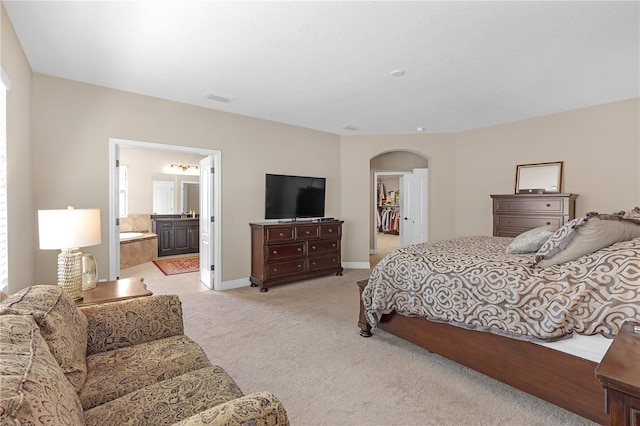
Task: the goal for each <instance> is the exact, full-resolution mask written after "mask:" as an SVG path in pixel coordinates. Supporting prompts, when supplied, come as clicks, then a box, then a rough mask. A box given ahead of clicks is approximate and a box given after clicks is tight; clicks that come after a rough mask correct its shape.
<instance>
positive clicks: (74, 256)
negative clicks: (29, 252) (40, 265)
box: [38, 206, 102, 300]
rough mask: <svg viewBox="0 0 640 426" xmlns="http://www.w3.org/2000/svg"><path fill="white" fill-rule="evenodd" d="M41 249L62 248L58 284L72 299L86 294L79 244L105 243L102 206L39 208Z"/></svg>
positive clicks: (81, 245) (59, 255)
mask: <svg viewBox="0 0 640 426" xmlns="http://www.w3.org/2000/svg"><path fill="white" fill-rule="evenodd" d="M38 231H39V234H40V249H41V250H54V249H60V250H61V251H60V254H58V285H59V286H61V287H62V290H63V291H64V292H65V293H66V294H67V295H68V296H69V297H70V298H72V299H74V300H75V299H80V298H81V297H82V253H81V252H80V250H78V248H79V247H88V246H94V245H96V244H100V243H101V242H102V239H101V235H100V234H101V232H100V209H74V208H73V207H71V206H69V207H68V208H67V209H59V210H38Z"/></svg>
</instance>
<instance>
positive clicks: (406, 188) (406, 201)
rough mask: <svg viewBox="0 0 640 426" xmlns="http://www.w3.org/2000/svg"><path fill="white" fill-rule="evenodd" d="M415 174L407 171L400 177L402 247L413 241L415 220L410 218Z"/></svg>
mask: <svg viewBox="0 0 640 426" xmlns="http://www.w3.org/2000/svg"><path fill="white" fill-rule="evenodd" d="M412 186H413V174H412V173H405V174H404V175H402V176H401V177H400V188H402V189H401V190H400V247H406V246H408V245H410V244H413V243H412V241H413V240H412V237H411V236H412V235H413V233H414V230H413V220H411V218H410V212H411V205H412V199H411V197H412V196H413V194H412V193H411V187H412Z"/></svg>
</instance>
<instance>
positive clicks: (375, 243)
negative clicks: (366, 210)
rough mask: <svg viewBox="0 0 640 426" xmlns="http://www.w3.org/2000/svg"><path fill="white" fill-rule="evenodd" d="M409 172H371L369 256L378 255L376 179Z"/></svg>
mask: <svg viewBox="0 0 640 426" xmlns="http://www.w3.org/2000/svg"><path fill="white" fill-rule="evenodd" d="M407 173H410V172H373V210H372V211H371V214H372V215H373V216H372V219H371V220H372V225H373V249H371V250H369V254H376V253H378V229H377V226H376V223H377V217H376V213H377V210H378V177H379V176H404V175H406V174H407Z"/></svg>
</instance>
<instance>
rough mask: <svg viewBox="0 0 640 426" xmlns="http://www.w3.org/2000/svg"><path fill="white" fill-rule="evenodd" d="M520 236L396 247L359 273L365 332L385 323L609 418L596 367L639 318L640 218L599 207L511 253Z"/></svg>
mask: <svg viewBox="0 0 640 426" xmlns="http://www.w3.org/2000/svg"><path fill="white" fill-rule="evenodd" d="M611 227H613V228H616V229H617V228H620V229H622V228H624V232H622V234H620V233H619V232H618V233H616V232H613V233H612V232H609V228H611ZM603 229H604V230H605V231H607V232H605V233H604V234H607V235H605V237H604V239H603ZM618 230H619V229H618ZM547 231H549V230H547ZM627 231H629V232H627ZM531 232H534V231H533V230H532V231H531ZM608 234H615V235H613V237H611V236H609V235H608ZM594 235H595V237H594ZM516 240H517V239H516ZM516 240H514V239H513V238H506V237H481V236H476V237H462V238H455V239H452V240H447V241H437V242H428V243H424V244H418V245H414V246H409V247H405V248H401V249H398V250H396V251H395V252H393V253H391V254H390V255H388V256H386V257H385V258H384V259H383V260H382V261H381V262H380V263H379V264H378V265H376V267H375V268H374V269H373V271H372V274H371V276H370V278H369V279H368V280H364V281H361V282H359V283H358V285H359V288H360V318H359V322H358V325H359V327H360V334H361V335H362V336H365V337H369V336H371V330H372V328H373V329H375V328H378V329H381V330H384V331H386V332H388V333H391V334H393V335H396V336H398V337H401V338H403V339H405V340H407V341H410V342H412V343H414V344H416V345H419V346H421V347H423V348H425V349H427V350H429V351H431V352H434V353H437V354H439V355H442V356H444V357H446V358H449V359H451V360H453V361H455V362H458V363H460V364H463V365H465V366H467V367H469V368H472V369H474V370H477V371H479V372H481V373H483V374H486V375H488V376H490V377H493V378H495V379H497V380H500V381H502V382H504V383H507V384H509V385H511V386H514V387H516V388H518V389H521V390H523V391H525V392H527V393H530V394H532V395H535V396H537V397H539V398H542V399H544V400H546V401H548V402H551V403H553V404H555V405H558V406H560V407H563V408H565V409H567V410H569V411H572V412H574V413H576V414H578V415H581V416H583V417H585V418H588V419H590V420H593V421H595V422H598V423H601V424H606V423H608V414H607V413H606V412H605V393H604V390H603V388H602V386H601V384H600V383H599V382H598V380H597V379H596V377H595V374H594V370H595V368H596V366H597V364H598V362H599V360H600V359H601V358H602V356H603V355H604V352H606V350H607V347H608V345H609V344H610V342H611V339H612V338H613V337H615V335H616V334H617V332H618V330H619V329H620V327H621V326H622V324H623V323H624V322H626V321H636V322H638V321H640V226H638V223H635V222H634V221H627V220H623V215H622V214H620V215H614V216H612V215H597V214H592V215H589V216H587V217H584V218H578V219H575V220H573V221H571V222H569V223H567V224H565V225H564V226H562V227H561V228H560V229H557V230H556V231H553V232H551V236H550V237H549V235H547V237H546V240H545V243H544V244H543V245H542V247H540V248H539V249H538V250H537V251H535V252H528V253H516V254H513V253H506V251H507V247H510V246H512V244H514V243H515V242H516ZM594 240H599V241H594ZM611 241H613V242H611ZM585 251H586V253H583V252H585ZM545 262H546V264H545ZM574 342H577V343H579V344H578V345H574V346H576V347H577V349H575V348H572V345H573V344H574ZM585 342H586V345H585ZM585 349H586V350H587V352H585ZM589 351H590V352H589Z"/></svg>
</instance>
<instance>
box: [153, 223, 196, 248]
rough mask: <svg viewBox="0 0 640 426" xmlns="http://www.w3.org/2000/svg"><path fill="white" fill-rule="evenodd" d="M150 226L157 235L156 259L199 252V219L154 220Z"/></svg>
mask: <svg viewBox="0 0 640 426" xmlns="http://www.w3.org/2000/svg"><path fill="white" fill-rule="evenodd" d="M152 225H153V232H154V233H155V234H156V235H158V257H160V256H169V255H174V254H185V253H198V252H199V251H200V220H199V219H192V218H188V219H177V218H170V219H154V220H153V221H152Z"/></svg>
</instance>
